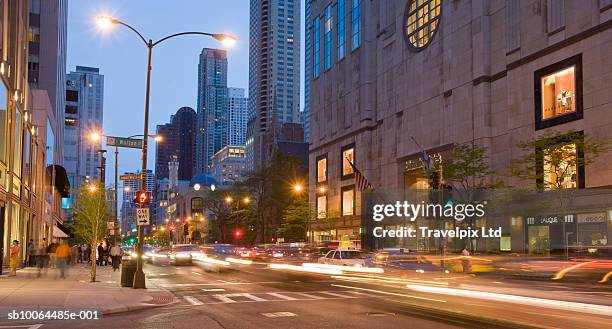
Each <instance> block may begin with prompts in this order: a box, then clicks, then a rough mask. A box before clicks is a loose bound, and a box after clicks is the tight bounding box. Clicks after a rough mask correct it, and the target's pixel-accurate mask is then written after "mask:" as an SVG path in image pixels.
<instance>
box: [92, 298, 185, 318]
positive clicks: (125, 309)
mask: <svg viewBox="0 0 612 329" xmlns="http://www.w3.org/2000/svg"><path fill="white" fill-rule="evenodd" d="M177 302H178V300H177V299H176V298H174V296H172V301H171V302H169V303H165V304H140V305H131V306H122V307H114V308H107V309H103V310H102V315H116V314H121V313H127V312H135V311H142V310H146V309H150V308H156V307H163V306H168V305H172V304H176V303H177Z"/></svg>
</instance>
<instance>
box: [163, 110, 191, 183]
mask: <svg viewBox="0 0 612 329" xmlns="http://www.w3.org/2000/svg"><path fill="white" fill-rule="evenodd" d="M195 133H196V112H195V111H194V110H193V109H192V108H191V107H187V106H184V107H181V108H180V109H178V111H176V114H174V115H172V116H171V117H170V122H169V123H166V124H165V125H158V126H157V135H158V136H161V137H162V142H160V143H157V144H156V152H155V175H156V177H157V179H158V180H159V179H163V178H168V162H169V161H170V160H171V159H172V157H173V156H177V159H178V162H179V170H178V179H181V180H190V179H191V177H192V176H193V168H194V164H195V162H194V160H195V157H194V155H193V153H194V148H195Z"/></svg>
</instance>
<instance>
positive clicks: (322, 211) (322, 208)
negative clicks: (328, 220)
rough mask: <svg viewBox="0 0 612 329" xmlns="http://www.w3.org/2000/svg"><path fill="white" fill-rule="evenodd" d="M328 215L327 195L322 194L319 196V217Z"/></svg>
mask: <svg viewBox="0 0 612 329" xmlns="http://www.w3.org/2000/svg"><path fill="white" fill-rule="evenodd" d="M326 216H327V196H325V195H321V196H318V197H317V218H319V219H321V218H325V217H326Z"/></svg>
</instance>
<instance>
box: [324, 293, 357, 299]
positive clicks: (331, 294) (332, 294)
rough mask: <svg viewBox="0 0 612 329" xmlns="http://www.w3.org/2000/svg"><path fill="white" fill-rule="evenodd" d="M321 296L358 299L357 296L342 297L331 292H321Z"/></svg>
mask: <svg viewBox="0 0 612 329" xmlns="http://www.w3.org/2000/svg"><path fill="white" fill-rule="evenodd" d="M320 293H321V294H326V295H330V296H336V297H340V298H357V297H355V296H347V295H341V294H338V293H335V292H331V291H321V292H320Z"/></svg>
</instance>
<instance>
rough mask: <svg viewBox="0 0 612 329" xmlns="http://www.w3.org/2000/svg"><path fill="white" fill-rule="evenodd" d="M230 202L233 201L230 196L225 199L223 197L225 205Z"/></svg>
mask: <svg viewBox="0 0 612 329" xmlns="http://www.w3.org/2000/svg"><path fill="white" fill-rule="evenodd" d="M232 200H233V199H232V197H231V196H227V197H225V202H226V203H232Z"/></svg>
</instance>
